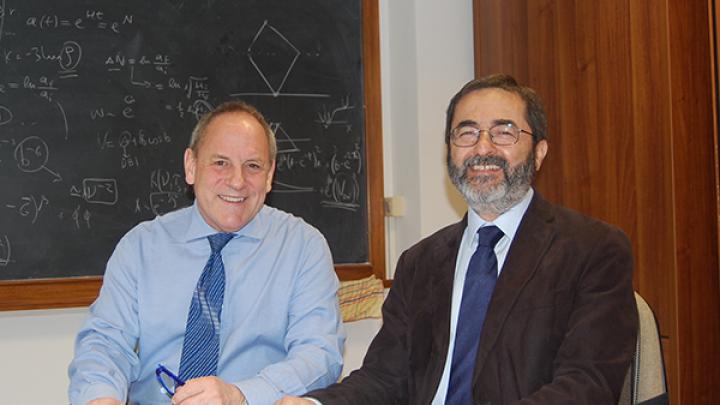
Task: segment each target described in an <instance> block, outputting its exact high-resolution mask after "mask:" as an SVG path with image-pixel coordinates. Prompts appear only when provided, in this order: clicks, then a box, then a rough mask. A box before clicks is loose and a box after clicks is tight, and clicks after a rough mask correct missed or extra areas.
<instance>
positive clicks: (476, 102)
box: [279, 75, 637, 405]
mask: <svg viewBox="0 0 720 405" xmlns="http://www.w3.org/2000/svg"><path fill="white" fill-rule="evenodd" d="M546 132H547V123H546V117H545V113H544V110H543V107H542V104H541V103H540V101H539V100H538V98H537V96H536V95H535V93H534V92H533V91H532V90H531V89H529V88H527V87H523V86H520V85H518V84H517V83H516V81H515V80H514V79H513V78H512V77H510V76H507V75H493V76H488V77H485V78H482V79H479V80H473V81H471V82H469V83H467V84H466V85H465V86H464V87H463V88H462V89H461V90H460V91H459V92H458V93H457V94H456V95H455V96H454V97H453V99H452V100H451V102H450V106H449V107H448V111H447V122H446V133H445V143H446V145H447V165H448V171H449V174H450V178H451V179H452V181H453V183H454V184H455V185H456V187H457V188H458V190H459V191H460V192H461V193H462V194H463V196H464V198H465V200H466V201H467V203H468V206H469V209H468V214H467V215H466V216H465V217H464V218H463V219H462V221H460V222H459V223H457V224H454V225H450V226H448V227H446V228H444V229H441V230H439V231H438V232H436V233H435V234H433V235H431V236H429V237H427V238H425V239H423V240H422V241H420V242H419V243H417V244H416V245H415V246H413V247H411V248H410V249H408V250H407V251H406V252H404V253H403V255H402V256H401V257H400V259H399V262H398V265H397V271H396V273H395V274H396V276H395V280H394V281H393V286H392V288H391V289H390V293H389V295H388V297H387V300H386V302H385V304H384V307H383V326H382V328H381V330H380V331H379V332H378V335H377V336H376V337H375V339H374V340H373V342H372V344H371V345H370V348H369V349H368V352H367V355H366V356H365V360H364V362H363V365H362V367H361V368H360V369H359V370H356V371H354V372H353V373H352V374H351V375H350V376H348V377H347V378H346V379H345V380H344V381H343V382H342V383H339V384H335V385H332V386H330V387H329V388H327V389H323V390H318V391H313V392H310V393H308V394H307V395H306V397H305V398H303V399H299V398H285V399H283V400H282V401H279V403H281V404H282V405H291V404H306V403H307V404H310V403H317V401H319V402H320V403H322V404H323V405H333V404H358V405H360V404H363V405H365V404H433V405H437V404H445V403H447V404H470V403H473V404H494V405H500V404H524V405H530V404H547V405H550V404H552V405H562V404H568V405H570V404H572V405H581V404H592V405H598V404H615V403H617V400H618V397H619V395H620V391H621V388H622V384H623V380H624V377H625V374H626V372H627V370H628V367H629V364H630V361H631V358H632V354H633V351H634V346H635V340H636V334H637V311H636V307H635V300H634V297H633V287H632V268H633V263H632V253H631V250H630V244H629V242H628V239H627V237H626V236H625V235H624V234H623V232H622V231H620V230H619V229H617V228H615V227H613V226H611V225H608V224H606V223H603V222H600V221H597V220H594V219H591V218H588V217H586V216H584V215H582V214H579V213H577V212H574V211H571V210H569V209H565V208H562V207H559V206H556V205H553V204H551V203H549V202H548V201H546V200H544V199H543V198H542V197H541V196H540V195H539V194H538V193H537V192H535V191H534V190H533V189H532V187H531V184H532V180H533V178H534V174H535V172H536V171H537V170H539V169H540V166H541V165H542V162H543V160H544V158H545V156H546V154H547V150H548V143H547V140H546ZM488 233H492V234H493V237H492V238H491V239H492V240H491V241H490V242H488V243H485V242H482V240H483V238H484V236H482V235H483V234H488ZM483 243H485V244H486V246H485V247H479V248H477V249H476V246H478V245H483ZM481 251H484V253H483V254H484V255H485V256H483V257H484V258H476V256H478V257H480V256H481V254H480V253H478V252H481ZM476 269H485V270H482V271H485V272H486V273H483V274H486V275H485V276H484V277H485V278H482V277H481V278H480V279H477V278H473V277H476V276H474V274H475V272H477V271H480V270H476ZM487 274H490V275H491V276H490V277H489V278H488V276H487ZM478 280H479V281H478ZM483 297H486V298H483ZM305 401H308V402H305Z"/></svg>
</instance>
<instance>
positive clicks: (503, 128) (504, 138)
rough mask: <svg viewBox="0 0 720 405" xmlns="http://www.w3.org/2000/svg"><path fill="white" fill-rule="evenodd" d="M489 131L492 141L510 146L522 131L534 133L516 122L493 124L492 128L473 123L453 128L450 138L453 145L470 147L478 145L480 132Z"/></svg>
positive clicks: (515, 141) (499, 144) (529, 133)
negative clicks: (473, 124) (482, 127)
mask: <svg viewBox="0 0 720 405" xmlns="http://www.w3.org/2000/svg"><path fill="white" fill-rule="evenodd" d="M484 131H487V133H488V135H490V142H492V143H494V144H495V145H498V146H510V145H514V144H516V143H517V141H518V139H520V133H521V132H524V133H526V134H528V135H532V132H530V131H526V130H524V129H520V128H518V127H516V126H515V125H514V124H511V123H507V124H498V125H493V126H492V127H490V129H480V128H478V127H474V126H472V125H463V126H459V127H455V128H453V130H452V131H450V140H451V141H452V143H453V145H455V146H457V147H460V148H469V147H471V146H475V145H477V143H478V142H479V141H480V134H481V133H483V132H484Z"/></svg>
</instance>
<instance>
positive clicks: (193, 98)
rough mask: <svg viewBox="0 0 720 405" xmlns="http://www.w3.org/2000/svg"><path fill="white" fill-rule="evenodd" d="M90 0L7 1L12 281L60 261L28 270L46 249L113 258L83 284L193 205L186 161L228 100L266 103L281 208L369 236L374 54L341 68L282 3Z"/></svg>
mask: <svg viewBox="0 0 720 405" xmlns="http://www.w3.org/2000/svg"><path fill="white" fill-rule="evenodd" d="M75 3H82V2H74V3H72V4H71V3H69V2H65V1H58V2H52V1H50V2H48V1H37V0H22V1H21V0H16V1H13V0H0V181H1V182H2V189H3V193H0V269H2V268H7V269H9V268H13V267H14V266H15V267H18V268H20V270H19V271H18V272H15V273H12V272H10V273H12V274H11V275H10V276H9V277H10V278H23V277H25V276H26V272H27V269H25V268H24V267H25V266H43V265H46V262H42V261H41V262H42V263H43V264H42V265H39V264H29V265H28V264H24V263H33V257H34V256H36V253H37V252H38V249H37V248H36V247H35V244H38V243H40V244H42V243H45V246H43V247H42V248H41V249H40V250H42V251H43V252H45V253H46V254H47V256H48V258H46V259H47V260H50V261H53V260H57V261H59V262H63V261H65V262H67V263H72V262H73V260H76V258H66V257H65V256H64V254H63V252H62V251H69V252H70V253H69V254H70V255H77V254H78V252H85V253H84V254H85V255H86V256H92V255H95V253H88V252H96V251H99V252H102V253H101V254H100V256H102V257H101V259H102V260H97V261H88V262H87V264H86V265H87V266H94V267H93V268H92V269H87V268H83V269H80V270H79V271H78V272H77V273H78V275H85V274H101V272H102V267H99V264H100V263H104V261H105V260H106V259H107V256H108V255H109V252H111V251H112V247H113V246H114V244H115V243H116V242H117V240H118V239H119V237H120V236H122V234H123V233H124V232H126V231H127V230H128V229H130V228H131V227H132V226H134V225H135V224H137V223H138V222H140V221H142V220H146V219H149V218H152V217H154V216H157V215H162V214H164V213H167V212H169V211H172V210H175V209H177V208H179V207H182V206H185V205H188V204H189V203H190V200H188V197H187V186H186V184H185V181H184V172H183V168H182V153H183V150H184V149H185V147H186V144H187V142H188V139H189V135H190V132H191V131H192V128H193V127H194V125H195V124H196V123H197V121H198V120H199V118H200V117H202V115H203V114H205V113H206V112H208V111H210V110H211V109H212V108H213V107H214V106H215V105H217V104H219V103H221V102H223V101H225V100H229V99H237V98H240V99H244V100H246V101H248V102H250V103H251V104H254V105H256V106H257V107H258V108H259V109H260V110H261V111H262V112H263V113H264V115H265V116H266V118H267V119H268V121H269V122H270V124H271V128H272V129H273V131H274V132H275V134H276V139H277V144H278V156H277V162H276V174H275V181H274V184H273V191H272V194H271V197H270V201H271V202H272V204H273V205H276V206H279V207H280V208H282V209H285V210H286V211H290V212H294V213H296V215H299V216H303V217H304V218H305V219H306V220H307V221H308V222H310V223H313V224H314V225H315V226H317V227H318V228H320V229H321V231H322V230H323V227H325V228H327V227H328V226H329V223H332V222H337V220H338V219H339V218H333V216H337V215H340V216H341V217H343V218H344V216H349V218H354V219H353V220H352V221H350V222H351V223H352V222H353V221H354V223H356V224H360V227H361V228H362V227H364V226H365V225H363V223H364V221H365V218H366V217H365V215H366V214H365V213H364V211H365V210H366V205H365V204H366V203H365V200H366V195H365V194H366V190H365V181H364V179H363V178H364V175H365V168H364V140H363V139H364V138H363V136H364V125H363V116H362V114H363V108H362V94H363V93H362V92H363V90H362V80H361V70H360V69H359V68H360V63H359V62H360V51H359V49H357V50H352V52H351V56H352V57H350V58H347V60H345V61H343V60H340V59H339V57H344V55H342V54H341V55H338V53H337V52H338V51H337V50H336V48H335V47H332V46H331V45H332V44H329V43H325V42H318V39H317V38H320V37H317V36H312V35H310V36H308V33H307V32H306V31H307V28H306V27H301V26H299V25H297V23H293V18H288V17H290V16H289V15H288V14H278V13H275V12H273V9H272V8H271V7H269V6H268V8H267V10H268V11H267V14H263V13H259V14H254V15H253V16H252V17H248V16H247V14H248V13H247V9H243V8H242V5H241V4H239V3H238V2H230V1H228V2H216V3H214V5H212V6H210V5H208V4H204V5H197V4H195V5H187V4H186V3H185V2H178V1H165V2H159V4H155V5H151V4H145V3H143V2H139V1H134V2H133V1H131V2H121V3H110V2H102V1H100V2H93V4H86V5H82V4H75ZM103 3H105V4H103ZM240 3H242V2H240ZM276 3H277V4H275V7H279V6H278V4H281V3H279V2H276ZM335 3H337V2H335ZM338 4H339V3H338ZM336 6H337V5H336ZM212 7H215V8H212ZM221 10H222V12H221ZM254 11H258V10H254ZM290 11H292V12H294V11H293V10H290ZM224 12H227V18H228V20H227V22H230V21H234V24H227V25H225V28H223V24H222V23H221V22H219V21H217V19H218V18H220V17H218V16H219V15H223V13H224ZM358 12H359V11H358ZM314 13H315V14H316V15H311V17H313V18H315V17H316V16H317V15H321V14H319V13H318V12H317V10H315V11H314ZM170 16H174V18H175V19H173V18H171V17H170ZM210 16H214V17H212V18H211V17H210ZM283 16H284V17H283ZM295 17H297V14H295ZM354 18H355V19H356V20H357V21H359V17H354ZM239 19H245V20H246V21H244V23H243V24H238V20H239ZM353 21H354V20H353ZM239 27H242V29H241V28H239ZM322 38H325V37H322ZM332 39H333V38H332V37H331V38H329V39H328V40H332ZM334 40H336V41H338V40H339V42H340V43H342V42H343V38H342V36H341V37H339V38H335V39H334ZM344 48H347V46H345V47H344ZM343 52H345V51H343ZM338 62H340V63H341V64H343V63H345V64H347V66H337V63H338ZM347 72H353V73H352V74H350V75H349V78H347V79H346V78H345V77H344V76H345V75H348V73H347ZM298 201H303V202H302V203H298ZM325 221H327V222H328V224H325V223H324V222H325ZM363 231H365V232H366V229H364V228H362V229H360V233H362V232H363ZM330 233H332V232H330ZM56 234H62V235H65V237H64V238H63V239H61V240H60V241H58V240H54V241H53V240H47V241H44V240H43V235H56ZM107 234H110V235H111V236H104V235H107ZM330 238H331V237H330ZM330 238H328V239H330ZM330 243H331V245H333V241H332V240H331V241H330ZM338 243H339V244H342V242H338ZM76 245H77V246H76ZM361 246H362V243H361ZM55 250H58V251H55ZM339 251H340V252H341V251H342V249H339ZM365 253H366V252H352V253H351V256H352V257H348V258H347V261H354V260H355V259H356V258H357V259H360V260H362V259H363V257H364V256H363V255H364V254H365ZM334 254H336V252H334ZM336 256H337V254H336ZM337 259H338V257H336V261H338V260H337ZM342 260H343V259H342V258H340V260H339V262H342ZM59 265H60V266H62V265H63V264H62V263H61V264H59ZM98 267H99V268H98ZM10 273H9V274H10ZM38 274H40V275H41V276H44V275H48V274H45V273H43V271H42V270H40V273H38ZM60 274H63V273H62V272H61V273H60ZM71 275H75V274H71ZM50 276H53V274H50ZM0 277H2V272H1V271H0ZM31 277H33V276H31ZM0 279H1V278H0Z"/></svg>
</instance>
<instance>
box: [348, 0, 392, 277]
mask: <svg viewBox="0 0 720 405" xmlns="http://www.w3.org/2000/svg"><path fill="white" fill-rule="evenodd" d="M363 67H364V73H365V83H364V84H365V147H366V150H365V162H366V166H365V167H366V168H367V188H368V226H369V232H368V235H369V240H368V245H369V259H370V263H369V265H370V267H372V274H375V276H376V277H378V278H380V279H382V280H385V279H386V272H385V208H384V203H383V197H384V190H383V187H384V186H383V153H382V108H381V104H380V100H381V86H380V17H379V12H378V0H363ZM338 267H339V266H336V269H338ZM338 275H339V276H340V279H341V280H345V279H346V278H343V273H342V272H340V271H338Z"/></svg>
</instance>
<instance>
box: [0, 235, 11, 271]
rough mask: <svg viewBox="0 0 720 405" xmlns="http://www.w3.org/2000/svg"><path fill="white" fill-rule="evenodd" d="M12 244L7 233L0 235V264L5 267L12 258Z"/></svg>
mask: <svg viewBox="0 0 720 405" xmlns="http://www.w3.org/2000/svg"><path fill="white" fill-rule="evenodd" d="M11 253H12V246H10V239H8V236H7V235H2V236H0V266H1V267H5V266H7V265H8V264H9V263H10V259H11V258H12V255H11Z"/></svg>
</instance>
